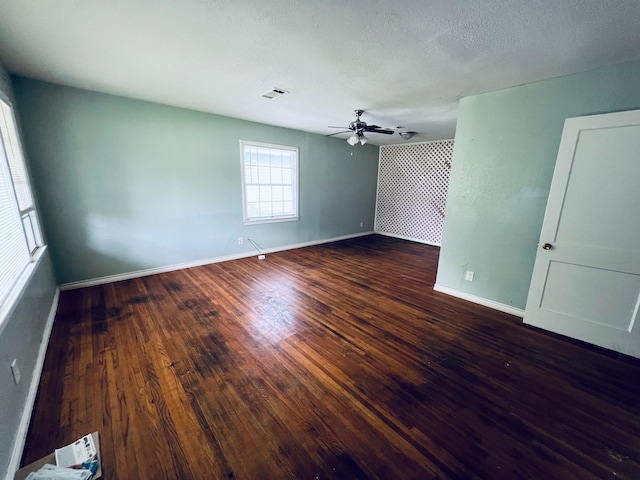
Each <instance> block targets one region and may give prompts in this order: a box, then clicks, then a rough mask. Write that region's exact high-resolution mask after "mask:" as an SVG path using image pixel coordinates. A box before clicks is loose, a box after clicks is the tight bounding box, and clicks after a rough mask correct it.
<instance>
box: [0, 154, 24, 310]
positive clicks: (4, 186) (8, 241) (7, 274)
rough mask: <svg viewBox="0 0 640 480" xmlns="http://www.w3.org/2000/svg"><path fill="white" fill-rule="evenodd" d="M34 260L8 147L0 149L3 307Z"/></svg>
mask: <svg viewBox="0 0 640 480" xmlns="http://www.w3.org/2000/svg"><path fill="white" fill-rule="evenodd" d="M30 260H31V257H30V255H29V248H28V246H27V241H26V238H25V235H24V229H23V227H22V221H21V218H20V214H19V212H18V204H17V202H16V196H15V193H14V191H13V183H12V182H11V178H10V174H9V167H8V165H7V162H6V157H5V153H4V149H0V306H2V304H3V303H4V301H5V300H6V299H7V297H8V296H9V293H10V292H11V290H12V289H13V286H14V285H15V283H16V282H17V281H18V278H20V275H21V274H22V272H23V271H24V269H25V268H26V267H27V265H28V264H29V262H30Z"/></svg>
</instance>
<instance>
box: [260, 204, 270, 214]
mask: <svg viewBox="0 0 640 480" xmlns="http://www.w3.org/2000/svg"><path fill="white" fill-rule="evenodd" d="M272 215H273V214H272V210H271V203H261V204H260V216H261V217H271V216H272Z"/></svg>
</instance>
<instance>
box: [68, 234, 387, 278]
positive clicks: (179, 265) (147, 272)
mask: <svg viewBox="0 0 640 480" xmlns="http://www.w3.org/2000/svg"><path fill="white" fill-rule="evenodd" d="M373 233H375V232H372V231H369V232H360V233H354V234H351V235H343V236H340V237H334V238H327V239H323V240H313V241H311V242H304V243H295V244H292V245H285V246H282V247H275V248H267V249H264V250H262V252H261V253H263V254H265V255H266V254H269V253H276V252H282V251H285V250H293V249H296V248H303V247H311V246H313V245H320V244H323V243H331V242H337V241H340V240H348V239H350V238H356V237H363V236H365V235H372V234H373ZM257 255H258V252H245V253H238V254H234V255H223V256H221V257H214V258H207V259H204V260H196V261H194V262H185V263H177V264H174V265H167V266H164V267H156V268H147V269H144V270H137V271H134V272H127V273H119V274H117V275H107V276H105V277H98V278H91V279H89V280H80V281H78V282H69V283H63V284H61V285H59V287H60V290H75V289H76V288H84V287H92V286H94V285H103V284H105V283H112V282H119V281H121V280H130V279H132V278H139V277H146V276H148V275H156V274H158V273H165V272H173V271H175V270H182V269H183V268H191V267H200V266H202V265H210V264H212V263H220V262H227V261H229V260H238V259H240V258H248V257H254V256H257Z"/></svg>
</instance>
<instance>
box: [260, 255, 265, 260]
mask: <svg viewBox="0 0 640 480" xmlns="http://www.w3.org/2000/svg"><path fill="white" fill-rule="evenodd" d="M265 258H267V257H265V256H264V255H258V260H264V259H265Z"/></svg>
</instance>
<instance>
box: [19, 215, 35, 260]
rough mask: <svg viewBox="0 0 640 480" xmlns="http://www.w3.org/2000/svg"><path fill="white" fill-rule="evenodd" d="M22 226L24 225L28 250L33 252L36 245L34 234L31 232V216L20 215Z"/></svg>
mask: <svg viewBox="0 0 640 480" xmlns="http://www.w3.org/2000/svg"><path fill="white" fill-rule="evenodd" d="M22 226H23V227H24V233H25V235H26V236H27V245H28V246H29V252H34V251H35V249H36V247H37V245H36V236H35V234H34V233H33V225H32V224H31V218H30V217H29V215H25V216H24V217H22Z"/></svg>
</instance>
